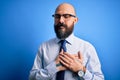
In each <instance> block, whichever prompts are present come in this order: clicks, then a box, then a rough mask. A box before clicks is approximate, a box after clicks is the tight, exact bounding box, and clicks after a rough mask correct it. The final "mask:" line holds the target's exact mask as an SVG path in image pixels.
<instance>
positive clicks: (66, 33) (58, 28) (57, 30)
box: [54, 23, 74, 39]
mask: <svg viewBox="0 0 120 80" xmlns="http://www.w3.org/2000/svg"><path fill="white" fill-rule="evenodd" d="M61 27H64V28H65V30H62V29H61ZM73 29H74V23H73V24H72V25H70V26H69V27H68V26H67V25H66V24H63V23H58V24H56V25H55V24H54V31H55V33H56V36H57V37H58V38H59V39H66V38H67V37H68V36H69V35H71V34H72V32H73Z"/></svg>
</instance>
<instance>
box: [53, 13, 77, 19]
mask: <svg viewBox="0 0 120 80" xmlns="http://www.w3.org/2000/svg"><path fill="white" fill-rule="evenodd" d="M62 16H63V17H64V19H68V18H70V17H76V16H75V15H73V14H62V15H61V14H53V15H52V17H54V18H55V19H60V18H61V17H62Z"/></svg>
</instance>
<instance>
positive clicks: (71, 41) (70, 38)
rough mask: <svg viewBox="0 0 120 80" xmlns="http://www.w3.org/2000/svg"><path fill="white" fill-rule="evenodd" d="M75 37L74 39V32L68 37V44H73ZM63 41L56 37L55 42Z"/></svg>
mask: <svg viewBox="0 0 120 80" xmlns="http://www.w3.org/2000/svg"><path fill="white" fill-rule="evenodd" d="M73 39H74V34H73V33H72V34H71V35H70V36H69V37H67V38H66V39H65V40H66V41H67V42H68V44H70V45H72V44H73V42H74V41H73ZM60 41H61V39H59V38H56V39H55V42H56V43H59V42H60Z"/></svg>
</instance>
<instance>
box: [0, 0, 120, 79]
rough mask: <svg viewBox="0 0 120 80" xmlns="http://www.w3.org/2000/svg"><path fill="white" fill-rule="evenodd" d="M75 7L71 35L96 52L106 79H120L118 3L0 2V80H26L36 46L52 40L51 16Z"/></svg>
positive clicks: (110, 0)
mask: <svg viewBox="0 0 120 80" xmlns="http://www.w3.org/2000/svg"><path fill="white" fill-rule="evenodd" d="M61 2H69V3H71V4H73V5H74V7H75V8H76V11H77V16H78V17H79V22H78V23H77V24H76V25H75V30H74V33H75V35H77V36H78V37H80V38H82V39H84V40H87V41H89V42H90V43H92V44H93V45H94V46H95V47H96V50H97V52H98V56H99V58H100V61H101V65H102V70H103V73H104V75H105V80H120V77H119V74H120V69H119V68H120V61H119V60H120V58H119V56H120V47H119V45H120V36H119V34H120V32H119V31H120V30H119V29H120V28H119V27H120V1H119V0H66V1H65V0H59V1H58V0H43V1H42V0H0V80H28V76H29V71H30V69H31V68H32V65H33V62H34V58H35V55H36V53H37V49H38V47H39V45H40V44H41V43H42V42H44V41H46V40H49V39H50V38H53V37H55V33H54V28H53V24H54V22H53V21H54V19H53V18H52V17H51V15H52V14H53V13H54V10H55V8H56V7H57V5H58V4H60V3H61Z"/></svg>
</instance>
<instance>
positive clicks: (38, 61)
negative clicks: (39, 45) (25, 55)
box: [29, 51, 57, 80]
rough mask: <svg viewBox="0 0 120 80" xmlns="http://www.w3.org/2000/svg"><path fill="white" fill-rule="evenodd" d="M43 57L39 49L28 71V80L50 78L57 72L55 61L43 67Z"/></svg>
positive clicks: (48, 79)
mask: <svg viewBox="0 0 120 80" xmlns="http://www.w3.org/2000/svg"><path fill="white" fill-rule="evenodd" d="M43 61H44V60H43V58H42V55H41V51H39V52H38V54H37V55H36V58H35V61H34V65H33V68H32V70H31V71H30V75H29V80H50V79H51V78H53V76H55V73H56V72H57V68H56V64H55V61H53V62H51V63H49V64H48V65H47V66H45V67H43V63H44V62H43Z"/></svg>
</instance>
